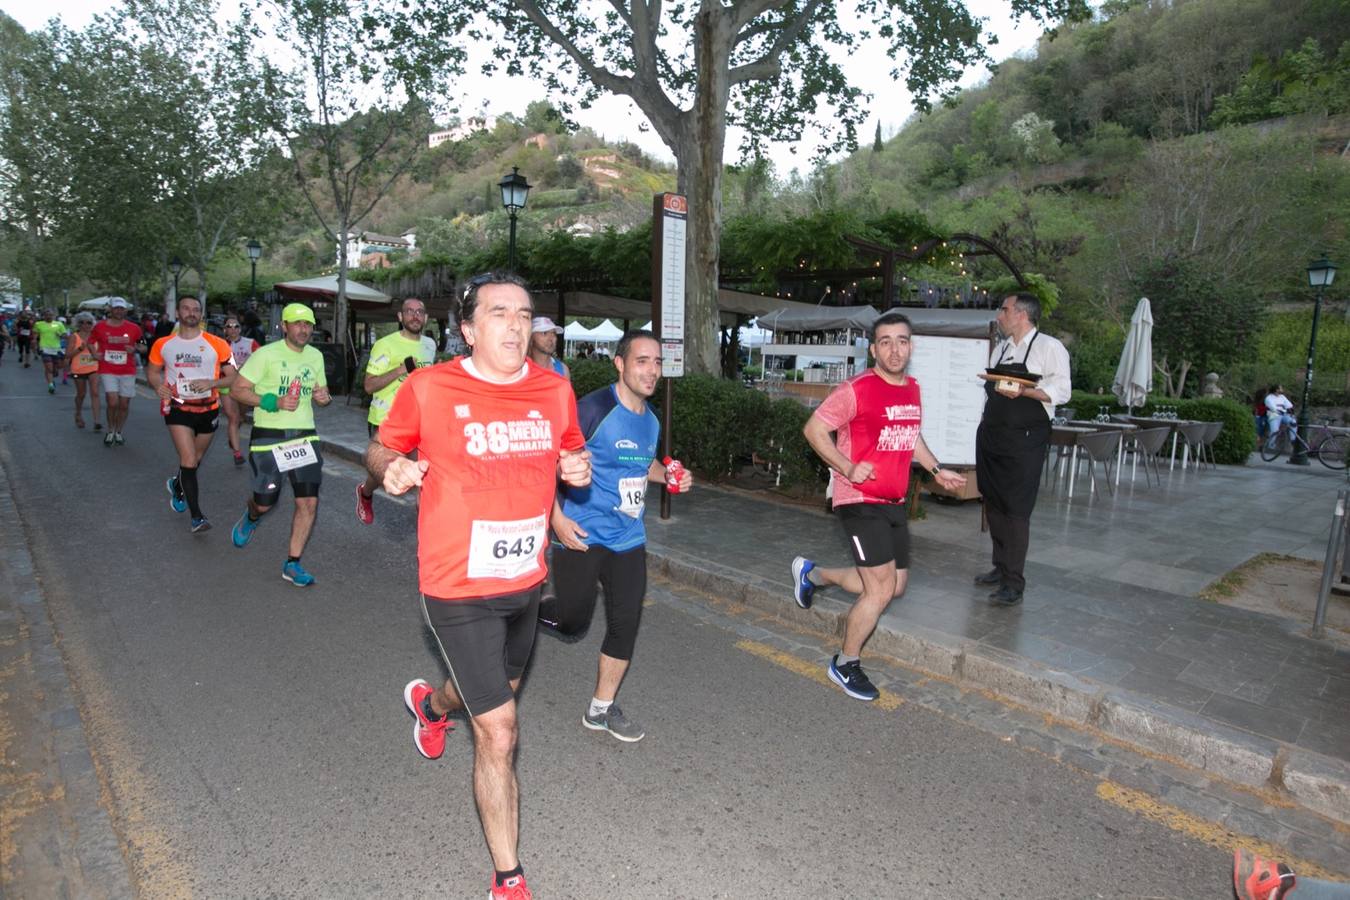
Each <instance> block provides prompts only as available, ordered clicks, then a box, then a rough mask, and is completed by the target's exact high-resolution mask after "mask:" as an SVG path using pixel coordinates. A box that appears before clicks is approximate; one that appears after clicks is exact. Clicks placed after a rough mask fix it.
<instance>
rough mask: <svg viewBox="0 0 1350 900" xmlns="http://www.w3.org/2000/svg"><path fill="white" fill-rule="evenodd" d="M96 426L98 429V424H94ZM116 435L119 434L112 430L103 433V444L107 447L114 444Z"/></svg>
mask: <svg viewBox="0 0 1350 900" xmlns="http://www.w3.org/2000/svg"><path fill="white" fill-rule="evenodd" d="M94 428H95V429H97V428H98V425H97V424H95V425H94ZM116 437H117V435H115V434H113V433H112V432H111V431H109V432H107V433H106V434H104V435H103V446H105V447H111V446H112V445H113V440H115V439H116Z"/></svg>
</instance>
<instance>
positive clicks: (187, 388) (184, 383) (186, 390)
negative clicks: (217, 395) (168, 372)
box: [178, 376, 211, 400]
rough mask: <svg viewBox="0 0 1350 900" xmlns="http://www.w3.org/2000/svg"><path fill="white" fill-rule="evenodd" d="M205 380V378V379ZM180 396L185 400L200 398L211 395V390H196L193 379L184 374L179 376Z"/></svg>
mask: <svg viewBox="0 0 1350 900" xmlns="http://www.w3.org/2000/svg"><path fill="white" fill-rule="evenodd" d="M203 380H205V379H203ZM178 396H179V397H180V398H181V399H183V400H200V399H201V398H203V397H209V396H211V392H210V391H194V390H193V389H192V381H191V380H190V379H188V378H185V377H183V376H179V378H178Z"/></svg>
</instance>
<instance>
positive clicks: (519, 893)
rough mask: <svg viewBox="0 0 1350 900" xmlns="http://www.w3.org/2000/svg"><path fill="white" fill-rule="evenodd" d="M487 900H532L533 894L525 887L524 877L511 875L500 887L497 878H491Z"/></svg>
mask: <svg viewBox="0 0 1350 900" xmlns="http://www.w3.org/2000/svg"><path fill="white" fill-rule="evenodd" d="M488 900H534V894H531V893H530V889H529V888H528V887H526V886H525V876H524V875H512V876H511V877H510V878H508V879H506V882H505V883H504V884H502V885H501V886H500V887H499V886H498V885H497V876H496V875H493V876H492V886H491V887H490V888H488Z"/></svg>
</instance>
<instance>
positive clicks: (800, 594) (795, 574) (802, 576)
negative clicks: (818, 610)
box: [792, 556, 816, 609]
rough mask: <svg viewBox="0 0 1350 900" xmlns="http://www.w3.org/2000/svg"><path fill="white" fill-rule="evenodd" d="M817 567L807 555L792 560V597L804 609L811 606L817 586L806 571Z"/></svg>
mask: <svg viewBox="0 0 1350 900" xmlns="http://www.w3.org/2000/svg"><path fill="white" fill-rule="evenodd" d="M815 567H816V564H815V563H813V562H811V560H809V559H807V558H806V557H805V556H799V557H797V558H796V559H794V560H793V561H792V597H793V599H794V600H796V601H797V605H798V606H800V607H801V608H802V609H810V608H811V599H812V597H813V595H814V594H815V592H816V586H815V585H814V584H812V583H811V579H809V578H807V577H806V573H807V572H810V571H811V570H812V569H814V568H815Z"/></svg>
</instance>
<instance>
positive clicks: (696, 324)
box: [676, 9, 731, 375]
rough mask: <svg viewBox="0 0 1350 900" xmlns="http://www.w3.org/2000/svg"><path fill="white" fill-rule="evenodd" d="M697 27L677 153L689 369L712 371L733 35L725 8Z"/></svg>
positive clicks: (702, 16) (706, 13)
mask: <svg viewBox="0 0 1350 900" xmlns="http://www.w3.org/2000/svg"><path fill="white" fill-rule="evenodd" d="M694 28H695V37H694V43H695V47H694V56H695V61H696V66H697V68H698V71H699V72H700V73H701V76H700V78H699V80H698V88H697V94H696V95H695V98H694V106H693V109H692V110H690V112H689V113H688V114H686V117H685V122H686V123H687V124H688V125H690V126H692V127H686V128H683V129H681V135H680V146H679V147H678V148H677V150H678V152H677V154H676V159H677V162H678V165H679V183H680V190H681V191H682V192H683V193H684V194H685V195H686V196H687V197H688V198H689V227H688V232H687V237H686V246H687V247H688V251H687V254H686V257H685V313H684V356H685V365H686V366H687V367H688V369H689V371H692V372H702V373H705V374H709V375H712V374H716V373H717V372H718V370H719V368H720V365H719V363H720V360H719V359H718V356H719V352H718V351H719V347H718V341H717V331H718V313H717V286H718V280H719V279H718V265H717V259H718V256H719V254H720V252H721V242H722V153H723V151H724V150H725V148H726V140H727V119H726V110H727V102H728V99H729V97H730V94H731V80H730V78H729V75H728V57H729V43H730V34H729V26H728V23H727V17H726V15H725V14H724V11H723V10H721V9H706V10H705V11H703V12H701V13H699V15H698V17H697V18H696V20H695V26H694ZM723 32H727V33H726V34H724V33H723Z"/></svg>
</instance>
